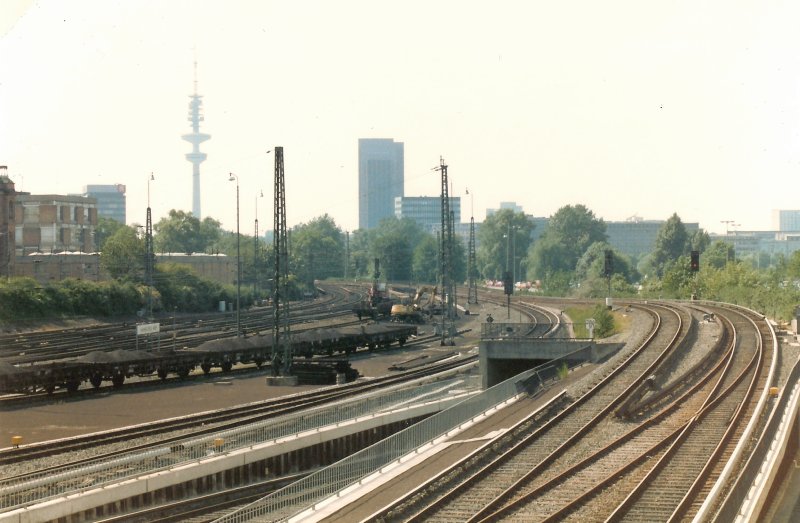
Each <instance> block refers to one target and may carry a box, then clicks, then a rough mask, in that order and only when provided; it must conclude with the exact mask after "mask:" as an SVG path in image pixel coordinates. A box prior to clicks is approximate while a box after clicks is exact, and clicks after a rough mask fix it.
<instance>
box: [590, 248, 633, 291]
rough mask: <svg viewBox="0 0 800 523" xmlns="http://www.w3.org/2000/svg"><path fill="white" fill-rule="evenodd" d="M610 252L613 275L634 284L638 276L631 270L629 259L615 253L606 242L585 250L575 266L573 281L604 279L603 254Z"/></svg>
mask: <svg viewBox="0 0 800 523" xmlns="http://www.w3.org/2000/svg"><path fill="white" fill-rule="evenodd" d="M607 250H610V251H611V254H612V258H611V259H612V264H613V271H612V273H613V274H618V275H620V276H621V277H622V278H623V279H624V280H625V281H627V282H631V283H632V282H634V281H635V280H636V279H638V277H639V274H638V273H637V272H636V269H634V268H633V266H632V264H631V261H630V259H629V258H628V257H627V256H625V255H624V254H622V253H619V252H617V251H615V250H614V249H613V248H612V247H611V245H609V244H608V243H606V242H595V243H593V244H592V245H590V246H589V248H588V249H586V252H584V253H583V255H582V256H581V257H580V259H579V260H578V263H577V264H576V265H575V279H576V280H577V281H584V280H587V279H590V278H604V277H605V253H606V251H607Z"/></svg>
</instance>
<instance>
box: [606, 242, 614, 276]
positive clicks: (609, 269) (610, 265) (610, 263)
mask: <svg viewBox="0 0 800 523" xmlns="http://www.w3.org/2000/svg"><path fill="white" fill-rule="evenodd" d="M604 256H605V258H604V263H603V275H604V276H605V277H606V278H610V277H611V274H613V273H614V251H612V250H611V249H606V251H605V253H604Z"/></svg>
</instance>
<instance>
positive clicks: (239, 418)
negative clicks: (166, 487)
mask: <svg viewBox="0 0 800 523" xmlns="http://www.w3.org/2000/svg"><path fill="white" fill-rule="evenodd" d="M476 359H477V357H476V356H470V357H466V358H461V359H457V360H456V359H453V360H451V361H445V362H439V363H436V364H434V365H431V366H429V367H427V368H420V369H414V370H411V371H406V372H404V373H401V374H397V375H392V376H387V377H384V378H376V379H373V380H369V381H365V382H358V383H354V384H350V385H346V386H341V387H336V388H331V389H326V390H323V391H314V392H309V393H305V394H300V395H296V396H292V397H287V398H281V399H277V400H273V401H267V402H263V403H258V404H249V405H246V406H242V407H238V408H235V409H225V410H224V411H214V412H209V413H203V414H200V415H197V416H192V417H187V418H181V419H178V420H168V421H164V422H157V423H154V424H151V425H147V426H138V427H133V428H130V429H125V430H119V431H114V432H113V433H111V434H107V435H91V436H86V437H83V438H73V439H72V440H69V441H61V442H53V443H52V444H50V445H43V446H39V448H38V449H36V450H37V451H39V452H40V453H43V454H34V455H32V454H23V453H17V454H15V452H13V451H11V452H4V453H3V457H4V458H8V459H9V460H12V461H9V462H8V463H14V464H17V465H18V464H19V463H20V461H19V460H23V461H24V462H25V465H26V467H28V468H29V470H30V471H31V472H29V473H25V474H18V475H16V476H13V477H6V478H3V479H2V480H0V506H2V507H9V506H16V505H18V504H19V503H20V502H21V501H23V500H24V502H25V503H30V502H32V501H36V500H39V499H45V498H46V496H47V495H50V494H46V493H47V492H55V491H58V492H59V495H64V493H68V492H70V491H71V490H72V489H75V488H85V485H86V481H87V480H88V478H89V477H92V478H94V479H92V481H101V482H102V481H105V480H104V479H103V478H110V479H113V480H114V481H120V480H121V479H124V478H126V477H128V476H131V475H137V474H141V473H143V471H145V470H147V469H148V467H152V466H153V465H152V464H151V462H152V460H156V461H158V462H163V463H162V465H163V464H166V463H172V460H173V459H186V458H181V456H183V455H188V454H192V453H196V451H195V450H194V447H196V446H197V445H198V444H199V445H200V447H199V448H200V450H202V449H203V448H206V443H203V441H205V440H206V439H208V438H210V437H211V435H212V434H214V435H218V434H223V433H226V431H228V432H231V431H236V429H241V428H242V427H251V426H255V425H256V424H262V423H263V422H264V421H265V420H269V419H272V418H275V417H278V416H282V415H285V414H289V413H294V412H298V411H302V410H305V409H309V408H311V407H314V406H320V405H325V404H329V403H331V402H335V401H341V400H343V399H347V398H351V397H355V396H357V395H360V394H364V393H367V392H371V391H376V390H379V389H382V388H385V387H391V386H396V385H399V384H402V383H406V382H409V381H413V380H419V379H423V378H425V377H427V376H430V375H433V374H439V373H442V372H447V371H454V372H455V371H456V369H459V368H460V369H465V368H466V367H472V366H474V362H475V361H476ZM459 372H463V370H461V371H459ZM187 428H188V429H191V430H190V432H188V433H187V432H185V431H184V432H183V433H181V434H180V435H173V434H174V432H175V431H176V430H183V429H187ZM162 434H168V435H167V436H166V437H156V436H159V435H162ZM144 437H147V438H148V441H147V442H146V443H142V444H140V445H136V444H134V443H135V441H136V440H137V439H141V438H144ZM204 437H205V439H204ZM230 437H231V438H234V437H233V436H230ZM234 439H235V438H234ZM120 440H122V441H126V442H130V444H127V445H124V448H122V449H117V450H114V451H110V452H106V453H99V452H95V453H94V455H93V456H92V457H90V458H85V459H68V462H66V463H61V464H59V465H54V466H43V465H42V463H46V462H48V461H49V460H51V459H52V457H53V456H55V455H61V454H63V453H64V452H68V451H71V450H74V449H75V448H76V447H77V448H85V447H87V446H91V447H93V448H97V447H98V446H99V445H104V444H107V443H108V442H109V441H120ZM231 441H233V439H232V440H231ZM227 444H229V443H228V442H226V445H227ZM226 448H227V447H226ZM163 449H168V450H169V452H167V451H166V450H163ZM16 450H23V449H16ZM192 455H194V454H192ZM200 455H203V453H202V452H201V453H200ZM34 456H36V457H39V458H42V457H45V458H46V459H40V460H39V461H38V462H36V461H33V460H32V458H33V457H34ZM140 462H141V466H140V465H139V463H140ZM176 463H178V462H176ZM164 466H165V465H164ZM142 467H144V468H142ZM117 469H119V470H117ZM6 470H9V468H8V466H6ZM84 471H85V473H86V474H88V477H87V476H85V475H84ZM78 472H80V473H79V474H77V475H76V473H78ZM110 479H109V480H110ZM62 482H63V485H61V483H62ZM76 482H77V483H76ZM45 485H47V487H46V488H45V487H44V486H45ZM42 495H45V498H40V496H42Z"/></svg>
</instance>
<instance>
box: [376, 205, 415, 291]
mask: <svg viewBox="0 0 800 523" xmlns="http://www.w3.org/2000/svg"><path fill="white" fill-rule="evenodd" d="M425 234H426V233H425V231H424V230H423V229H422V227H420V226H419V225H418V224H417V222H415V221H414V220H411V219H410V218H403V219H398V218H385V219H383V220H381V222H380V224H379V225H378V227H377V228H376V229H375V231H374V236H373V237H372V241H371V244H370V252H371V254H372V257H373V258H379V259H380V261H381V273H382V274H383V277H384V279H386V280H387V281H410V280H411V278H412V274H411V268H412V265H413V259H414V249H416V248H417V245H419V243H420V242H421V241H422V239H423V238H424V237H425ZM370 270H371V266H370Z"/></svg>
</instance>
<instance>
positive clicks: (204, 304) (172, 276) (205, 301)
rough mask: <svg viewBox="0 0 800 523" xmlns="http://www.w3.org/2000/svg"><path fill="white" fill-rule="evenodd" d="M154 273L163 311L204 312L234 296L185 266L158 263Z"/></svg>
mask: <svg viewBox="0 0 800 523" xmlns="http://www.w3.org/2000/svg"><path fill="white" fill-rule="evenodd" d="M155 272H156V274H155V276H154V280H155V287H156V289H157V290H158V293H159V295H160V296H161V305H162V307H163V309H164V310H166V311H172V310H176V309H177V310H179V311H184V312H207V311H211V310H214V309H215V308H216V307H217V304H218V303H219V302H220V301H222V300H226V301H227V300H230V299H231V295H234V294H233V292H228V293H226V291H225V290H224V289H223V287H222V286H221V285H220V284H218V283H216V282H213V281H210V280H206V279H203V278H200V277H199V276H197V274H195V272H194V271H193V270H192V269H191V268H190V267H189V266H187V265H182V264H178V263H159V264H158V265H156V267H155Z"/></svg>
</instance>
